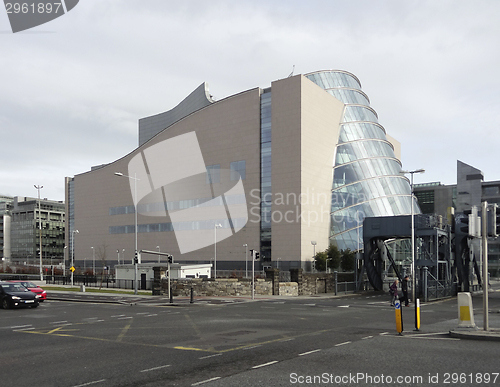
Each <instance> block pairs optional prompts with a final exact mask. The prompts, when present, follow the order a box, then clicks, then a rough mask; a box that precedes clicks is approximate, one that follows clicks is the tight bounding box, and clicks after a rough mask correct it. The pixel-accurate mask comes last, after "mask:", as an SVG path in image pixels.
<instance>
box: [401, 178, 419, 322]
mask: <svg viewBox="0 0 500 387" xmlns="http://www.w3.org/2000/svg"><path fill="white" fill-rule="evenodd" d="M424 172H425V169H422V168H420V169H416V170H414V171H401V173H402V174H408V173H409V174H410V175H411V180H410V188H411V287H412V289H411V299H412V300H413V303H414V304H415V310H416V308H417V302H416V289H415V287H416V281H415V210H414V208H413V202H414V197H413V175H414V174H415V173H424ZM415 324H416V322H415Z"/></svg>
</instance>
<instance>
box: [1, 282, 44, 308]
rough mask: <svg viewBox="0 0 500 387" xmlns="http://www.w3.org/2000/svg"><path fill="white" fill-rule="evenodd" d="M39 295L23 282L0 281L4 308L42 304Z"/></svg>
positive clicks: (34, 306) (33, 306)
mask: <svg viewBox="0 0 500 387" xmlns="http://www.w3.org/2000/svg"><path fill="white" fill-rule="evenodd" d="M38 297H39V296H38V295H36V294H35V293H33V292H30V291H29V290H28V289H26V288H25V287H24V286H22V285H21V284H17V283H8V282H0V305H2V308H4V309H9V308H18V307H28V306H29V307H32V308H36V307H38V305H40V302H39V300H38Z"/></svg>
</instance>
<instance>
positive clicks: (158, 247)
mask: <svg viewBox="0 0 500 387" xmlns="http://www.w3.org/2000/svg"><path fill="white" fill-rule="evenodd" d="M156 248H157V249H158V252H160V246H156ZM158 263H160V254H158Z"/></svg>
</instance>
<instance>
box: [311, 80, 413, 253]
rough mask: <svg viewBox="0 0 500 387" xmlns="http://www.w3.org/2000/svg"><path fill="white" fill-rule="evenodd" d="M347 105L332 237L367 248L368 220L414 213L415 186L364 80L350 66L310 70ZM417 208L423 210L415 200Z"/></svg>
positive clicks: (336, 171) (336, 165)
mask: <svg viewBox="0 0 500 387" xmlns="http://www.w3.org/2000/svg"><path fill="white" fill-rule="evenodd" d="M305 76H306V77H307V78H308V79H309V80H311V81H312V82H314V83H316V84H317V85H318V86H320V87H322V88H323V89H325V90H326V91H327V92H328V93H330V94H331V95H333V96H334V97H335V98H337V99H338V100H340V101H342V102H343V103H344V104H345V109H344V115H343V119H342V123H341V125H340V133H339V139H338V143H337V148H336V152H335V155H336V156H335V160H334V166H333V187H332V207H331V223H330V225H331V226H330V242H331V243H333V244H336V245H337V246H338V248H339V249H347V248H349V249H351V250H354V251H355V250H358V249H361V248H362V247H363V242H362V238H363V233H362V226H363V219H364V218H365V217H372V216H390V215H405V214H410V213H411V188H410V184H409V181H408V179H407V178H406V177H405V176H403V175H401V173H400V171H401V162H400V161H399V160H398V159H397V158H396V156H395V154H394V148H393V146H392V145H391V143H390V142H389V141H388V140H387V137H386V132H385V129H384V128H383V126H382V125H380V124H379V123H378V117H377V113H376V112H375V111H374V110H373V109H372V108H371V107H370V101H369V99H368V97H367V96H366V94H365V93H363V91H362V90H361V84H360V82H359V80H358V79H357V78H356V77H355V76H354V75H352V74H350V73H348V72H345V71H320V72H315V73H310V74H306V75H305ZM414 209H415V213H419V208H418V205H417V204H416V202H415V208H414Z"/></svg>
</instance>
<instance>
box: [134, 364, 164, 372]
mask: <svg viewBox="0 0 500 387" xmlns="http://www.w3.org/2000/svg"><path fill="white" fill-rule="evenodd" d="M167 367H170V364H166V365H162V366H158V367H153V368H148V369H147V370H142V371H139V372H149V371H156V370H159V369H162V368H167Z"/></svg>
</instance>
